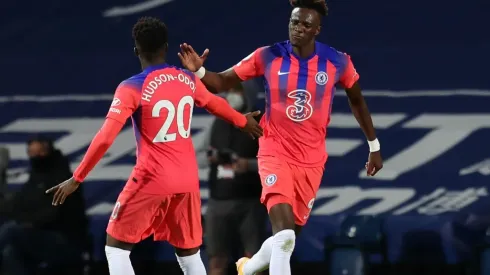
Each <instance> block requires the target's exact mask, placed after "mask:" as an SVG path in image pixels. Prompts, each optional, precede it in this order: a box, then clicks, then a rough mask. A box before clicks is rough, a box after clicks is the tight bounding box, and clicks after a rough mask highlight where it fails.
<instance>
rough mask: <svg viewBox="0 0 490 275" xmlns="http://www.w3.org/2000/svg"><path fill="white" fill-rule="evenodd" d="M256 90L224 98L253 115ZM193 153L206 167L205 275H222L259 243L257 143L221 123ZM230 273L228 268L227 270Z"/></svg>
mask: <svg viewBox="0 0 490 275" xmlns="http://www.w3.org/2000/svg"><path fill="white" fill-rule="evenodd" d="M260 90H261V87H260V86H258V85H257V83H256V82H255V81H247V82H244V83H243V85H239V86H237V87H235V88H234V89H232V90H230V91H228V92H227V93H225V96H226V100H227V101H228V103H229V104H230V105H231V106H232V107H233V108H234V109H235V110H237V111H240V112H243V113H247V112H250V111H254V110H255V106H256V105H255V102H256V97H257V94H258V93H259V92H260ZM207 135H208V136H206V137H204V138H203V139H204V140H205V142H203V143H201V144H200V146H199V147H198V148H196V151H197V152H203V151H206V160H203V159H201V160H200V161H201V163H200V167H201V168H202V167H209V168H210V169H209V181H208V185H209V201H208V207H207V212H206V216H205V236H206V250H207V253H208V257H209V274H210V275H224V274H228V267H229V266H230V263H233V261H232V260H233V258H232V256H233V255H236V256H239V255H247V256H248V257H251V256H252V255H253V254H255V252H257V251H258V250H259V248H260V245H261V244H262V241H263V240H264V238H265V234H266V219H267V212H266V209H265V207H264V206H263V205H262V204H261V203H260V194H261V190H262V187H261V183H260V177H259V174H258V165H257V158H256V156H257V152H258V147H259V144H258V141H257V140H253V139H251V138H250V136H249V135H248V134H246V133H243V132H241V131H240V130H239V129H237V128H235V127H234V126H233V125H230V124H228V123H227V122H225V121H223V120H221V119H215V120H214V122H213V124H212V126H211V128H210V131H208V132H207ZM232 269H233V268H232Z"/></svg>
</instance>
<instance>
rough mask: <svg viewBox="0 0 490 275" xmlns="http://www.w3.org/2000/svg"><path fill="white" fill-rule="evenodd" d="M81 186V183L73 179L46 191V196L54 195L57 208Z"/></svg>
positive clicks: (54, 203)
mask: <svg viewBox="0 0 490 275" xmlns="http://www.w3.org/2000/svg"><path fill="white" fill-rule="evenodd" d="M78 186H80V182H77V181H76V180H75V179H74V178H73V177H72V178H70V179H68V180H65V181H64V182H62V183H60V184H58V185H56V186H55V187H52V188H50V189H48V190H46V194H49V193H54V196H53V205H54V206H56V205H58V204H63V203H64V202H65V199H66V197H68V196H69V195H70V194H71V193H73V192H75V190H77V189H78Z"/></svg>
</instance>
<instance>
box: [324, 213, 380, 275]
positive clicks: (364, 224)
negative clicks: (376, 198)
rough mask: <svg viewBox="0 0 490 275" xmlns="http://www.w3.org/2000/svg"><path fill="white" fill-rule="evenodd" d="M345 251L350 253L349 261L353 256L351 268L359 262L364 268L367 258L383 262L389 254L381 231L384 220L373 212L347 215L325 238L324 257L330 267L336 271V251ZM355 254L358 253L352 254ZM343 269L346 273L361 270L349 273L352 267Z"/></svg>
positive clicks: (368, 261)
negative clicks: (332, 232) (371, 214)
mask: <svg viewBox="0 0 490 275" xmlns="http://www.w3.org/2000/svg"><path fill="white" fill-rule="evenodd" d="M347 252H348V253H349V255H350V256H349V257H348V259H349V261H354V260H353V259H356V260H355V261H354V262H356V265H354V264H351V265H352V268H357V267H358V266H362V267H363V269H362V270H367V268H368V264H369V263H370V262H376V263H386V262H387V261H388V257H387V246H386V241H385V235H384V233H383V220H382V219H381V218H379V217H374V216H348V217H346V218H345V219H344V220H343V221H342V223H341V225H340V228H339V230H338V232H337V234H336V235H334V236H330V237H327V239H326V241H325V257H326V259H327V262H329V263H330V266H331V268H332V271H334V270H335V271H337V266H338V265H339V263H337V261H338V258H339V253H340V255H344V254H346V253H347ZM354 255H357V256H355V257H354ZM356 257H357V258H356ZM346 272H349V273H345V274H364V273H350V272H352V271H349V270H346ZM356 272H357V271H356ZM363 272H364V271H363ZM332 274H333V273H332ZM338 274H342V273H338Z"/></svg>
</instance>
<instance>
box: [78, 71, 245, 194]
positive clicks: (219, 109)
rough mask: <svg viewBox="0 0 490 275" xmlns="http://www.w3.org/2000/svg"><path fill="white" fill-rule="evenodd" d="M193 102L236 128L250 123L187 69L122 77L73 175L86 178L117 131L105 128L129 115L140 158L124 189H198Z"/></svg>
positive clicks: (155, 191)
mask: <svg viewBox="0 0 490 275" xmlns="http://www.w3.org/2000/svg"><path fill="white" fill-rule="evenodd" d="M194 103H195V104H196V105H197V106H199V107H203V108H205V109H206V110H208V111H209V112H211V113H213V114H215V115H217V116H219V117H220V118H223V119H225V120H227V121H228V122H230V123H232V124H234V125H236V126H239V127H243V126H244V125H245V124H246V123H247V119H246V118H245V116H244V115H242V114H240V113H238V112H237V111H235V110H233V108H231V107H230V106H229V105H228V104H227V103H226V101H225V100H224V99H222V98H220V97H217V96H215V95H213V94H211V93H210V92H208V90H207V89H206V88H205V86H204V84H203V83H202V82H201V81H200V80H199V79H198V78H196V77H195V76H194V74H192V73H190V72H188V71H185V70H182V69H179V68H176V67H172V66H168V65H166V64H162V65H159V66H153V67H150V68H147V69H146V70H144V71H143V72H142V73H141V74H138V75H136V76H133V77H131V78H129V79H127V80H125V81H123V82H122V83H121V84H120V85H119V86H118V87H117V89H116V93H115V95H114V99H113V101H112V105H111V107H110V109H109V112H108V114H107V119H106V123H104V126H103V128H102V129H101V131H100V132H99V134H97V136H96V137H95V138H94V141H93V142H92V144H91V145H90V147H89V149H88V151H87V154H86V155H85V157H84V160H82V162H81V164H80V166H79V167H78V168H77V170H76V171H75V173H74V177H75V179H76V180H77V181H83V179H84V178H85V177H86V175H87V174H88V172H89V171H90V170H91V169H92V168H93V167H94V166H95V164H96V163H97V161H98V160H100V158H101V157H102V156H103V154H104V152H105V150H107V148H108V147H109V146H110V144H111V143H112V141H113V140H109V141H106V140H107V138H106V137H107V136H111V138H110V139H114V138H115V136H116V135H117V133H116V134H114V131H112V130H107V129H106V127H112V128H113V129H116V130H115V131H117V132H119V131H120V130H121V128H122V125H124V123H125V122H126V120H127V119H128V118H129V117H131V118H132V122H133V129H134V134H135V138H136V145H137V149H136V150H137V160H136V165H135V167H134V169H133V171H132V173H131V175H130V177H129V180H128V183H127V186H126V188H129V189H132V188H134V189H138V190H139V191H140V192H146V193H153V194H176V193H186V192H198V191H199V175H198V166H197V160H196V154H195V151H194V146H193V144H192V139H191V121H192V110H193V108H194ZM101 144H102V145H101ZM100 148H102V149H100ZM101 151H103V152H101Z"/></svg>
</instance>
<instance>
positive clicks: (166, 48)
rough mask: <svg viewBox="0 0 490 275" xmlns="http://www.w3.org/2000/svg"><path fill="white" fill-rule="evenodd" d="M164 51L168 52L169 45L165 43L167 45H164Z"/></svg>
mask: <svg viewBox="0 0 490 275" xmlns="http://www.w3.org/2000/svg"><path fill="white" fill-rule="evenodd" d="M163 47H164V49H165V52H167V51H168V43H165V45H163Z"/></svg>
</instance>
